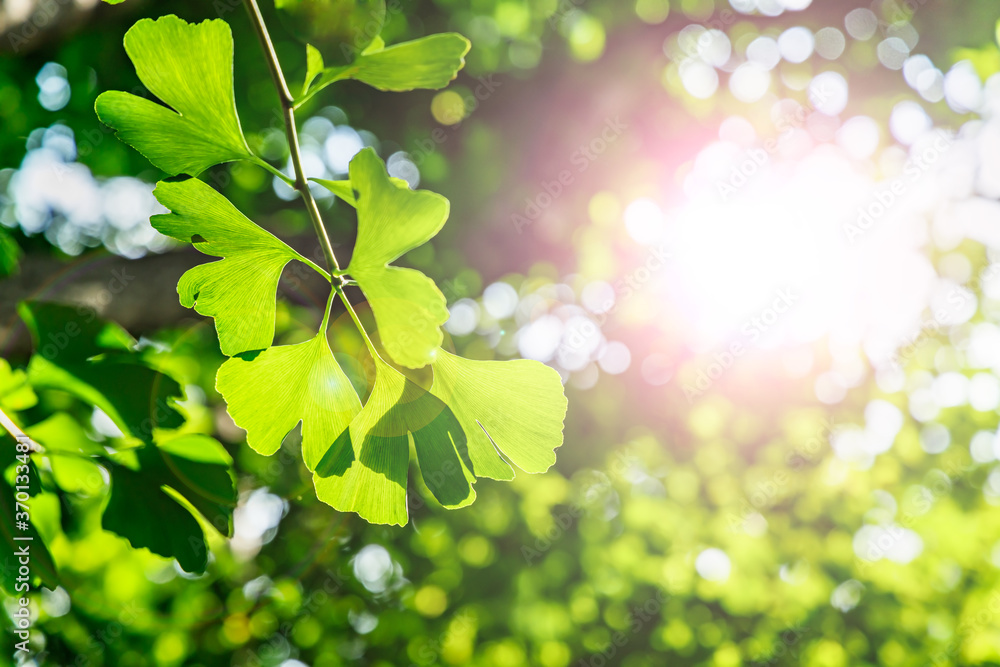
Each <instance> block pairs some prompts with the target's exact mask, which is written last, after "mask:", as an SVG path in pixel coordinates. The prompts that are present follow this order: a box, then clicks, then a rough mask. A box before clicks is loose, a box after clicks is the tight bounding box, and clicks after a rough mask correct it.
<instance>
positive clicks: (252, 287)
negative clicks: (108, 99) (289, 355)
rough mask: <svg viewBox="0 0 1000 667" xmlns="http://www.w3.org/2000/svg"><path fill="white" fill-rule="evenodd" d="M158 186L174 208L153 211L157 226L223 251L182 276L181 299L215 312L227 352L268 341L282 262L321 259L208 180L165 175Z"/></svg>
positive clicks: (209, 313)
mask: <svg viewBox="0 0 1000 667" xmlns="http://www.w3.org/2000/svg"><path fill="white" fill-rule="evenodd" d="M153 194H155V195H156V198H157V200H158V201H159V202H160V203H161V204H163V205H164V206H166V207H167V208H168V209H170V210H171V211H172V213H169V214H165V215H155V216H153V217H152V218H150V222H151V223H152V225H153V227H154V228H156V230H157V231H159V232H160V233H162V234H166V235H167V236H171V237H173V238H175V239H177V240H179V241H185V242H190V243H192V244H194V247H195V248H197V249H198V250H199V251H200V252H203V253H205V254H206V255H212V256H214V257H223V258H224V259H222V260H220V261H218V262H211V263H208V264H201V265H200V266H196V267H194V268H193V269H191V270H189V271H188V272H187V273H185V274H184V275H183V276H181V279H180V281H179V282H178V283H177V293H178V294H179V295H180V301H181V304H183V305H184V306H186V307H188V308H191V307H194V309H195V310H196V311H197V312H199V313H201V314H202V315H207V316H209V317H214V318H215V327H216V330H217V331H218V333H219V346H220V347H221V348H222V352H223V354H225V355H227V356H233V355H235V354H239V353H241V352H246V351H247V350H261V349H264V348H266V347H269V346H270V345H271V343H272V342H273V341H274V316H275V310H276V308H277V306H276V304H275V298H276V294H277V290H278V280H279V279H280V278H281V272H282V270H283V269H284V267H285V265H286V264H288V262H289V261H291V260H293V259H297V260H299V261H302V262H304V263H306V264H309V265H310V266H313V267H315V265H314V264H313V263H312V262H309V261H308V260H307V259H305V258H304V257H302V256H301V255H300V254H299V253H297V252H295V251H294V250H292V249H291V248H289V247H288V246H287V245H286V244H285V243H284V242H282V241H281V240H279V239H278V238H277V237H275V236H274V235H273V234H271V233H270V232H268V231H266V230H265V229H262V228H261V227H258V226H257V225H256V224H254V223H253V222H252V221H251V220H249V219H248V218H247V217H246V216H244V215H243V214H242V213H240V212H239V211H238V210H236V207H235V206H233V205H232V204H231V203H230V202H229V200H228V199H226V198H225V197H223V196H222V195H221V194H219V193H218V192H216V191H215V189H214V188H212V187H211V186H209V185H208V184H206V183H203V182H202V181H199V180H197V179H189V180H186V181H181V182H179V183H165V182H161V183H158V184H157V186H156V190H155V191H154V193H153ZM317 270H318V267H317Z"/></svg>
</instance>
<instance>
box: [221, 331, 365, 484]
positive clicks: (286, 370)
mask: <svg viewBox="0 0 1000 667" xmlns="http://www.w3.org/2000/svg"><path fill="white" fill-rule="evenodd" d="M216 387H217V388H218V390H219V393H220V394H222V396H223V398H225V399H226V403H227V404H228V406H229V414H230V415H231V416H232V418H233V421H234V422H236V424H237V425H238V426H240V427H241V428H243V429H245V430H246V432H247V444H249V445H250V446H251V447H252V448H253V449H254V450H256V451H257V452H260V453H261V454H264V455H265V456H270V455H271V454H273V453H275V452H276V451H278V448H279V447H280V446H281V441H282V440H283V439H284V437H285V436H286V435H287V434H288V432H289V431H291V430H292V429H293V428H295V426H296V424H298V423H299V422H302V457H303V459H304V460H305V463H306V466H307V467H308V468H309V469H310V470H315V468H316V466H317V465H318V464H319V461H320V459H321V458H322V456H323V454H324V453H325V452H326V451H327V450H328V449H329V448H330V445H331V444H332V443H333V442H334V441H335V440H336V439H337V438H338V437H339V436H340V435H341V433H343V432H344V430H345V429H346V428H347V425H348V424H350V422H351V419H352V418H353V417H354V415H356V414H357V413H358V411H359V410H361V401H360V400H359V399H358V395H357V393H356V392H355V391H354V387H353V386H352V385H351V382H350V381H349V380H348V379H347V376H346V375H345V374H344V371H343V370H342V369H341V368H340V365H339V364H338V363H337V361H336V360H335V359H334V357H333V353H332V352H331V351H330V345H329V343H327V340H326V334H325V333H320V334H319V335H317V336H316V337H315V338H313V339H311V340H309V341H306V342H305V343H299V344H297V345H282V346H278V347H272V348H269V349H267V350H264V351H263V352H261V353H260V354H258V355H256V356H254V357H253V358H250V357H249V355H248V357H247V358H241V357H234V358H232V359H230V360H228V361H226V362H225V363H224V364H222V367H221V368H219V374H218V376H217V377H216Z"/></svg>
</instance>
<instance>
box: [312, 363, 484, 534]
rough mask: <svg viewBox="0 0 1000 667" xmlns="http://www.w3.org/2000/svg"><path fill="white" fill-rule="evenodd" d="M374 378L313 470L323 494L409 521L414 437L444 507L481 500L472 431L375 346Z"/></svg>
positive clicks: (382, 519)
mask: <svg viewBox="0 0 1000 667" xmlns="http://www.w3.org/2000/svg"><path fill="white" fill-rule="evenodd" d="M374 359H375V369H376V379H375V386H374V387H373V388H372V393H371V396H370V397H369V398H368V402H367V403H365V407H364V409H362V410H361V412H360V413H359V414H358V416H357V417H355V418H354V421H352V422H351V427H350V429H349V431H348V432H347V433H345V434H344V435H342V436H341V438H339V439H338V440H337V442H336V443H334V446H333V447H331V448H330V450H329V451H328V452H327V453H326V455H325V456H324V457H323V460H322V461H321V462H320V465H319V467H318V468H317V469H316V471H315V474H314V475H313V481H314V483H315V485H316V495H317V497H319V499H320V500H322V501H324V502H326V503H329V504H330V505H332V506H333V507H335V508H336V509H338V510H340V511H342V512H357V513H358V514H359V515H360V516H361V517H362V518H363V519H365V520H366V521H369V522H372V523H389V524H398V525H403V524H405V523H406V521H407V507H406V471H407V467H408V463H409V456H410V453H409V452H410V450H409V437H408V436H412V437H413V447H414V450H415V451H416V455H417V464H418V465H419V467H420V473H421V476H422V477H423V480H424V483H425V484H426V485H427V488H428V489H429V490H430V491H431V493H432V494H433V495H434V497H435V498H436V499H437V500H438V502H440V503H441V504H442V505H444V506H445V507H449V508H456V507H464V506H466V505H468V504H470V503H471V502H472V501H473V500H475V497H476V493H475V490H474V489H473V487H472V484H473V483H474V482H475V477H474V475H473V471H472V469H471V468H472V463H471V461H470V460H469V457H468V452H467V450H466V443H465V434H464V433H463V432H462V427H461V425H460V424H459V423H458V420H457V419H456V418H455V415H454V414H453V413H452V411H451V410H450V409H449V408H448V406H447V405H445V404H444V403H443V402H441V400H439V399H438V398H437V397H435V396H433V395H432V394H431V393H430V392H428V391H426V390H425V389H422V388H421V387H419V386H418V385H417V384H415V383H414V382H412V381H410V380H409V379H407V378H406V377H404V376H403V375H402V374H401V373H400V372H399V371H397V370H396V369H394V368H393V367H392V366H390V365H389V364H387V363H386V362H385V361H383V360H382V359H381V358H379V356H378V355H377V354H376V355H374Z"/></svg>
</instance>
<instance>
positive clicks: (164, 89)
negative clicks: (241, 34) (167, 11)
mask: <svg viewBox="0 0 1000 667" xmlns="http://www.w3.org/2000/svg"><path fill="white" fill-rule="evenodd" d="M125 51H126V52H127V53H128V56H129V58H130V59H131V60H132V63H133V64H134V65H135V70H136V73H137V74H138V75H139V79H140V80H141V81H142V83H143V84H144V85H145V86H146V88H148V89H149V91H150V92H151V93H152V94H153V95H155V96H156V97H158V98H159V99H160V100H162V101H163V104H158V103H156V102H154V101H152V100H148V99H145V98H142V97H138V96H136V95H132V94H130V93H125V92H120V91H109V92H105V93H102V94H101V95H100V96H99V97H98V98H97V107H96V108H97V115H98V117H99V118H100V119H101V122H103V123H104V124H105V125H108V126H110V127H112V128H114V129H115V130H117V133H118V137H119V138H120V139H121V140H122V141H124V142H125V143H127V144H129V145H130V146H132V147H133V148H135V149H136V150H137V151H139V152H140V153H142V154H143V155H145V156H146V158H148V159H149V161H150V162H152V163H153V164H154V165H155V166H157V167H159V168H160V169H162V170H163V171H165V172H167V173H168V174H171V175H175V174H191V175H192V176H197V175H198V174H200V173H201V172H202V171H204V170H205V169H208V168H209V167H211V166H213V165H216V164H220V163H222V162H232V161H234V160H253V161H257V158H256V157H255V156H254V155H253V154H252V153H251V152H250V149H249V148H248V147H247V143H246V140H245V139H244V138H243V130H242V129H241V128H240V120H239V116H237V113H236V101H235V98H234V95H233V35H232V31H231V30H230V29H229V24H228V23H226V22H225V21H223V20H221V19H215V20H211V21H204V22H202V23H198V24H193V23H188V22H187V21H184V20H182V19H179V18H177V17H176V16H173V15H169V16H163V17H160V18H159V19H157V20H155V21H153V20H150V19H143V20H141V21H139V22H138V23H136V24H135V25H134V26H132V28H131V29H129V31H128V32H127V33H125ZM164 105H166V106H164Z"/></svg>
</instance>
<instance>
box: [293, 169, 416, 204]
mask: <svg viewBox="0 0 1000 667" xmlns="http://www.w3.org/2000/svg"><path fill="white" fill-rule="evenodd" d="M309 180H310V181H312V182H313V183H316V184H318V185H322V186H323V187H324V188H326V189H327V190H329V191H330V192H332V193H333V194H335V195H337V197H338V198H340V199H341V200H343V201H344V203H346V204H349V205H351V206H352V207H354V208H357V206H358V202H357V200H356V199H354V188H353V187H351V181H349V180H342V181H330V180H327V179H325V178H310V179H309ZM389 180H390V181H391V182H392V184H393V185H395V186H396V187H397V188H403V189H406V190H408V189H409V188H410V184H409V183H407V182H406V181H404V180H403V179H402V178H396V177H395V176H390V177H389Z"/></svg>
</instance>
